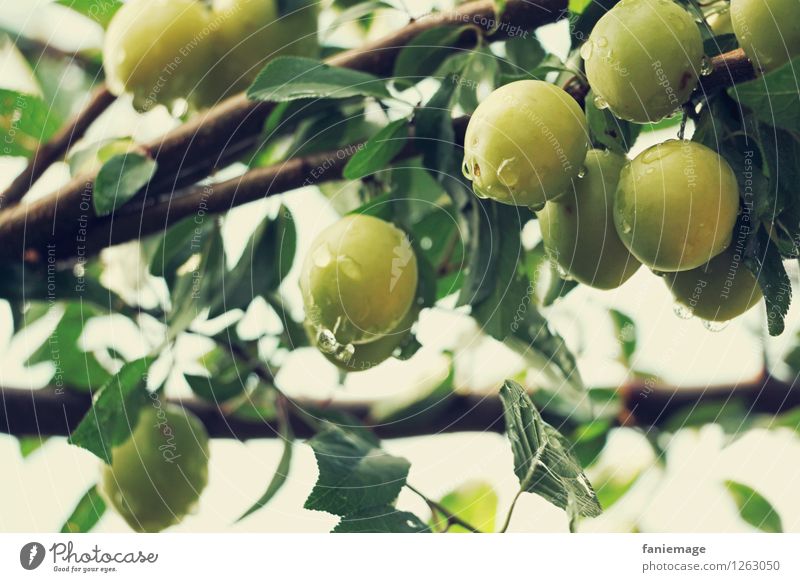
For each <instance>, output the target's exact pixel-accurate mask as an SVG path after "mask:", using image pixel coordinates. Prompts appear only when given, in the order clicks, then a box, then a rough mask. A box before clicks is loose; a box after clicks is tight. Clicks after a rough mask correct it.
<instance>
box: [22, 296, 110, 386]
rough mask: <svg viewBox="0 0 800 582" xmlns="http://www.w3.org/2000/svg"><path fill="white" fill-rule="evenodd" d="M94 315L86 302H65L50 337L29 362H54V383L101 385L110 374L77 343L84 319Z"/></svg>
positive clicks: (95, 312)
mask: <svg viewBox="0 0 800 582" xmlns="http://www.w3.org/2000/svg"><path fill="white" fill-rule="evenodd" d="M96 315H98V313H97V310H96V309H95V308H94V307H92V306H91V305H90V304H88V303H87V304H81V303H68V304H67V305H66V306H65V310H64V315H63V316H62V317H61V319H60V320H59V322H58V325H56V328H55V329H54V330H53V333H52V334H51V335H50V337H49V339H48V340H47V341H46V342H45V343H44V344H42V345H41V346H40V347H39V349H38V350H36V351H35V352H34V353H33V354H32V355H31V357H30V358H28V365H32V364H37V363H40V362H53V364H54V366H55V374H54V376H53V382H54V383H55V384H56V385H57V386H62V385H64V384H67V385H69V386H72V387H74V388H82V389H86V390H89V389H96V388H99V387H100V386H102V385H103V384H104V383H105V382H106V381H107V380H108V378H109V377H110V374H109V373H108V372H107V371H106V370H105V368H103V367H102V366H101V365H100V363H99V362H98V361H97V359H96V358H95V357H94V355H92V354H90V353H88V352H84V351H83V350H82V349H81V348H80V346H79V344H78V340H79V339H80V337H81V334H82V333H83V328H84V326H85V325H86V322H87V321H88V320H89V319H91V318H92V317H94V316H96ZM45 317H48V316H45Z"/></svg>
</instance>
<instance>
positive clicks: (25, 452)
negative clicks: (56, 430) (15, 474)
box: [17, 436, 47, 459]
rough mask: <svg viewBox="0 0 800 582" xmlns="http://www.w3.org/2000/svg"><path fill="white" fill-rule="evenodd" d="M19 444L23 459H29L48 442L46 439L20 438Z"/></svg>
mask: <svg viewBox="0 0 800 582" xmlns="http://www.w3.org/2000/svg"><path fill="white" fill-rule="evenodd" d="M17 441H18V444H19V453H20V454H21V455H22V458H23V459H26V458H28V457H29V456H31V455H32V454H33V453H35V452H36V451H38V450H39V449H40V448H41V447H42V445H43V444H44V443H46V442H47V439H46V438H42V437H38V436H37V437H19V438H18V439H17Z"/></svg>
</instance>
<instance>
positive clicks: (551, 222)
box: [537, 150, 641, 289]
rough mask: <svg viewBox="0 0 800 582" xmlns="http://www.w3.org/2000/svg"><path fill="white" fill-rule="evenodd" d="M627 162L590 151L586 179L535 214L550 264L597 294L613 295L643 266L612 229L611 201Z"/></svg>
mask: <svg viewBox="0 0 800 582" xmlns="http://www.w3.org/2000/svg"><path fill="white" fill-rule="evenodd" d="M625 162H626V160H625V157H624V156H621V155H619V154H615V153H611V152H609V151H600V150H591V151H589V153H588V154H587V155H586V162H585V163H584V166H585V168H586V173H585V174H584V175H583V176H582V177H580V178H577V179H575V180H573V184H574V185H575V188H574V189H573V190H570V191H568V193H567V194H566V195H565V196H564V197H563V198H561V199H559V200H558V201H557V202H548V203H547V204H546V205H545V207H544V209H542V210H541V211H540V212H538V213H537V217H538V219H539V225H540V226H541V229H542V239H543V240H544V246H545V249H546V251H547V254H548V257H549V258H550V260H551V261H554V262H556V263H557V264H558V265H559V267H560V268H559V270H560V271H563V272H564V273H566V274H567V275H569V276H571V277H573V278H574V279H575V280H577V281H579V282H581V283H583V284H585V285H590V286H592V287H596V288H598V289H614V288H616V287H619V286H620V285H622V284H623V283H624V282H625V281H627V280H628V279H629V278H630V277H631V276H632V275H633V274H634V273H635V272H636V270H637V269H638V268H639V267H640V266H641V263H639V261H638V260H636V258H634V257H633V256H632V255H631V254H630V253H629V252H628V249H626V248H625V245H623V244H622V241H620V240H619V236H618V235H617V230H616V228H615V227H614V195H615V192H616V190H617V182H619V174H620V171H621V170H622V167H623V166H624V165H625Z"/></svg>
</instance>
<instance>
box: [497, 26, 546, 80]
mask: <svg viewBox="0 0 800 582" xmlns="http://www.w3.org/2000/svg"><path fill="white" fill-rule="evenodd" d="M505 46H506V57H507V59H508V62H509V63H510V64H511V65H513V67H512V71H511V72H512V73H516V74H524V73H530V72H532V71H534V70H535V69H536V67H538V66H539V65H540V64H541V63H542V61H543V60H544V57H545V56H546V55H547V53H546V51H545V50H544V47H542V44H541V43H540V42H539V39H538V38H536V35H535V34H533V33H528V32H526V33H525V34H524V35H521V36H515V37H513V38H509V39H508V40H507V41H506V43H505Z"/></svg>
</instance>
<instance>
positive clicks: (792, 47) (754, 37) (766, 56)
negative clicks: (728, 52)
mask: <svg viewBox="0 0 800 582" xmlns="http://www.w3.org/2000/svg"><path fill="white" fill-rule="evenodd" d="M731 21H732V23H733V32H734V34H735V35H736V39H737V40H738V41H739V45H740V46H741V47H742V48H743V49H744V52H745V54H746V55H747V57H748V58H749V59H750V60H751V61H752V62H753V64H754V65H755V66H756V67H757V68H759V69H761V70H762V71H771V70H773V69H776V68H778V67H780V66H781V65H783V64H784V63H786V62H788V61H789V60H790V59H792V58H794V57H796V56H797V55H800V0H731Z"/></svg>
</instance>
